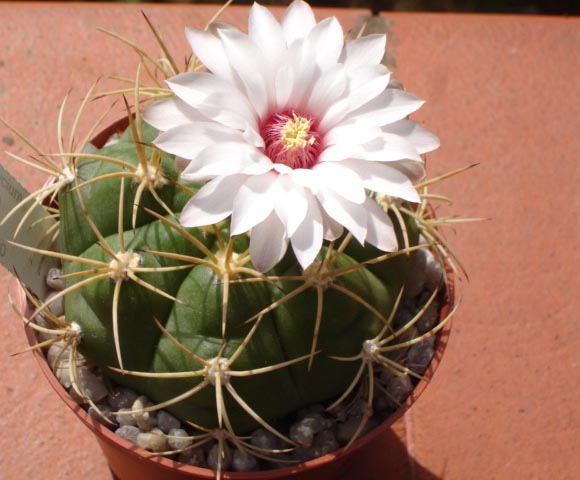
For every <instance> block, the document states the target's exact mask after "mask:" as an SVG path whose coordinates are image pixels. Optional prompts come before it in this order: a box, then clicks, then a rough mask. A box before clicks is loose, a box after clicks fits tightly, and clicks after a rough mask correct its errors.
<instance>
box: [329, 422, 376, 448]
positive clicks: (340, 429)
mask: <svg viewBox="0 0 580 480" xmlns="http://www.w3.org/2000/svg"><path fill="white" fill-rule="evenodd" d="M362 419H363V417H362V416H361V417H350V418H348V419H347V420H346V422H342V423H339V424H337V426H336V428H335V435H336V439H337V440H338V441H339V442H340V443H342V444H346V443H348V442H350V441H351V440H352V437H354V434H355V433H356V431H357V430H358V428H359V426H360V424H361V422H362ZM377 424H378V422H377V421H376V420H375V419H374V418H372V417H370V418H369V419H368V420H367V422H366V424H365V426H364V427H363V429H362V431H361V433H359V438H360V437H361V436H362V435H364V434H365V433H367V432H369V431H371V430H372V429H373V428H375V427H376V426H377Z"/></svg>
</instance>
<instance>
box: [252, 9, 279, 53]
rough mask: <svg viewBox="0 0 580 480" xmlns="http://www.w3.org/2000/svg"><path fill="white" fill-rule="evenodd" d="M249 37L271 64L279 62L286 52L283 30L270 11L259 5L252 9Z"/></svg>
mask: <svg viewBox="0 0 580 480" xmlns="http://www.w3.org/2000/svg"><path fill="white" fill-rule="evenodd" d="M248 35H249V37H250V38H251V39H252V41H253V42H254V43H255V44H256V45H258V46H259V47H260V49H261V50H262V52H263V54H264V56H265V58H266V60H267V61H268V62H269V63H270V64H274V63H277V62H279V59H280V57H281V56H282V55H283V53H284V51H285V50H286V41H285V40H284V34H283V32H282V28H281V27H280V24H279V23H278V22H277V21H276V19H275V18H274V15H272V13H270V10H268V9H267V8H265V7H263V6H262V5H259V4H258V3H254V4H253V5H252V8H251V9H250V15H249V17H248Z"/></svg>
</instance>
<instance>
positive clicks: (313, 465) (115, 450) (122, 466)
mask: <svg viewBox="0 0 580 480" xmlns="http://www.w3.org/2000/svg"><path fill="white" fill-rule="evenodd" d="M127 124H128V121H127V119H126V118H125V119H121V120H119V121H117V122H115V123H114V124H112V125H110V126H109V127H108V128H107V129H105V130H103V131H102V132H101V133H100V134H99V135H97V136H96V137H95V139H94V140H93V144H95V146H97V147H102V146H103V145H104V144H105V142H106V141H107V140H108V139H109V138H110V136H111V135H112V134H114V133H117V132H121V131H123V130H124V129H125V128H126V126H127ZM447 273H448V291H447V292H446V296H445V301H444V302H443V306H442V308H441V312H440V320H442V319H443V318H445V317H446V316H447V315H448V314H449V312H450V311H451V309H452V308H453V305H454V283H453V280H454V278H453V276H452V275H451V273H450V272H447ZM17 305H18V307H19V309H20V311H21V312H22V313H23V314H24V315H27V314H30V313H31V309H30V308H29V306H28V305H27V302H26V295H25V292H24V290H22V289H20V290H19V292H18V296H17ZM450 331H451V321H448V322H447V324H446V325H445V326H444V327H443V329H442V330H441V331H440V332H439V333H438V334H437V340H436V343H435V355H434V357H433V359H432V361H431V363H430V365H429V366H428V368H427V370H426V371H425V373H424V375H423V380H421V381H419V382H418V383H417V385H416V386H415V388H414V390H413V392H412V393H411V395H409V397H408V398H407V400H406V402H405V404H404V405H402V406H401V407H400V408H399V409H398V410H397V411H395V412H394V413H393V414H392V415H390V416H389V417H388V418H387V419H386V420H384V421H383V422H382V423H381V424H380V425H379V426H378V427H376V428H375V429H373V430H372V431H370V432H369V433H367V434H366V435H364V436H363V437H361V438H359V439H358V440H356V441H355V442H354V443H353V444H352V445H351V446H350V447H349V448H348V449H347V450H345V449H340V450H338V451H336V452H334V453H332V454H328V455H324V456H322V457H319V458H317V459H314V460H310V461H308V462H304V463H302V464H298V465H293V466H289V467H286V468H281V469H277V470H268V471H260V472H248V473H229V472H224V473H223V474H222V478H223V479H224V480H227V479H231V480H262V479H296V480H330V479H337V478H340V476H339V473H340V471H341V469H343V468H344V467H345V464H346V463H347V462H349V460H350V459H353V458H356V455H355V454H356V453H357V452H359V451H360V450H361V449H364V448H373V445H376V444H377V443H379V442H380V440H381V438H382V437H383V436H385V435H387V433H388V431H389V429H390V428H391V426H392V425H393V423H395V422H396V421H397V420H398V419H400V418H401V417H402V416H403V414H404V413H405V412H406V411H407V410H408V409H409V408H410V407H411V405H412V404H413V403H414V402H415V401H416V400H417V398H418V397H419V395H420V394H421V393H422V392H423V390H424V389H425V387H426V386H427V383H428V382H429V380H430V379H431V378H432V376H433V374H434V372H435V370H436V368H437V366H438V365H439V363H440V361H441V358H442V355H443V352H444V350H445V347H446V345H447V341H448V337H449V334H450ZM26 334H27V337H28V341H29V343H30V345H34V344H36V343H37V340H36V336H35V333H34V331H33V330H32V329H31V328H27V329H26ZM33 355H34V357H35V358H36V360H37V362H38V364H39V366H40V369H41V370H42V372H43V373H44V375H45V377H46V378H47V379H48V382H49V383H50V385H51V386H52V388H53V389H54V390H55V392H56V393H57V394H58V395H59V396H60V398H61V399H62V400H63V402H64V403H65V404H66V405H67V406H68V407H69V408H70V409H71V410H72V411H73V412H74V414H75V415H76V416H77V417H78V419H79V420H80V421H81V422H82V423H83V424H84V425H85V426H86V427H87V428H88V429H89V430H90V431H91V433H92V434H93V435H94V436H95V437H96V439H97V441H98V443H99V445H100V447H101V449H102V451H103V453H104V455H105V457H106V459H107V462H108V464H109V467H110V469H111V471H112V472H113V474H114V476H115V478H116V479H117V480H195V479H208V480H212V479H214V478H215V473H214V472H213V471H212V470H209V469H204V468H198V467H193V466H189V465H185V464H182V463H179V462H175V461H173V460H170V459H168V458H164V457H161V456H152V455H151V454H150V453H149V452H147V451H145V450H143V449H141V448H139V447H137V446H135V445H134V444H132V443H130V442H129V441H127V440H125V439H123V438H121V437H119V436H118V435H116V434H115V433H114V432H112V431H111V430H109V429H108V428H107V427H105V426H103V425H101V424H100V423H99V422H98V421H96V420H94V419H93V418H92V417H91V416H90V415H89V414H88V413H87V411H85V410H84V409H83V408H82V407H81V406H79V405H78V404H77V403H76V402H75V401H74V400H73V399H72V398H71V397H70V396H69V394H68V392H67V391H66V390H65V389H64V388H63V387H62V385H61V384H60V383H59V382H58V380H57V379H56V377H55V376H54V375H53V373H52V370H51V369H50V367H49V365H48V364H47V362H46V359H45V357H44V354H43V352H42V351H41V350H34V352H33ZM381 454H382V455H385V456H388V455H389V452H381Z"/></svg>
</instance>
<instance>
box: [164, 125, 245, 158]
mask: <svg viewBox="0 0 580 480" xmlns="http://www.w3.org/2000/svg"><path fill="white" fill-rule="evenodd" d="M235 141H238V142H243V141H244V140H243V138H242V135H241V133H240V132H238V131H237V130H234V129H232V128H229V127H225V126H223V125H220V124H219V123H214V122H207V121H206V122H196V123H189V124H184V125H179V126H177V127H175V128H171V129H170V130H167V131H166V132H164V133H162V134H160V135H159V136H158V137H157V138H156V139H155V141H154V142H153V143H154V144H155V145H156V146H157V147H159V148H160V149H161V150H163V151H165V152H168V153H172V154H174V155H179V156H180V157H183V158H187V159H192V158H195V157H196V156H197V155H198V154H199V152H201V151H202V150H204V149H205V148H206V147H208V146H210V145H213V144H215V143H216V142H235Z"/></svg>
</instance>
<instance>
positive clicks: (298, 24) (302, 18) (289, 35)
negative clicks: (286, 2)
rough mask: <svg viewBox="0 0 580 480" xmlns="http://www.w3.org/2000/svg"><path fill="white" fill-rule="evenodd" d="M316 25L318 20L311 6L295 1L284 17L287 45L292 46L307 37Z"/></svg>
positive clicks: (283, 24)
mask: <svg viewBox="0 0 580 480" xmlns="http://www.w3.org/2000/svg"><path fill="white" fill-rule="evenodd" d="M314 25H316V20H315V18H314V13H313V12H312V9H311V8H310V5H308V4H307V3H306V2H303V1H302V0H294V1H293V2H292V3H291V4H290V6H289V7H288V9H287V10H286V12H285V13H284V16H283V17H282V30H283V32H284V37H285V39H286V45H288V46H290V44H291V43H292V42H294V40H296V39H299V38H304V37H306V35H307V34H308V32H310V30H311V29H312V28H313V27H314Z"/></svg>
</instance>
